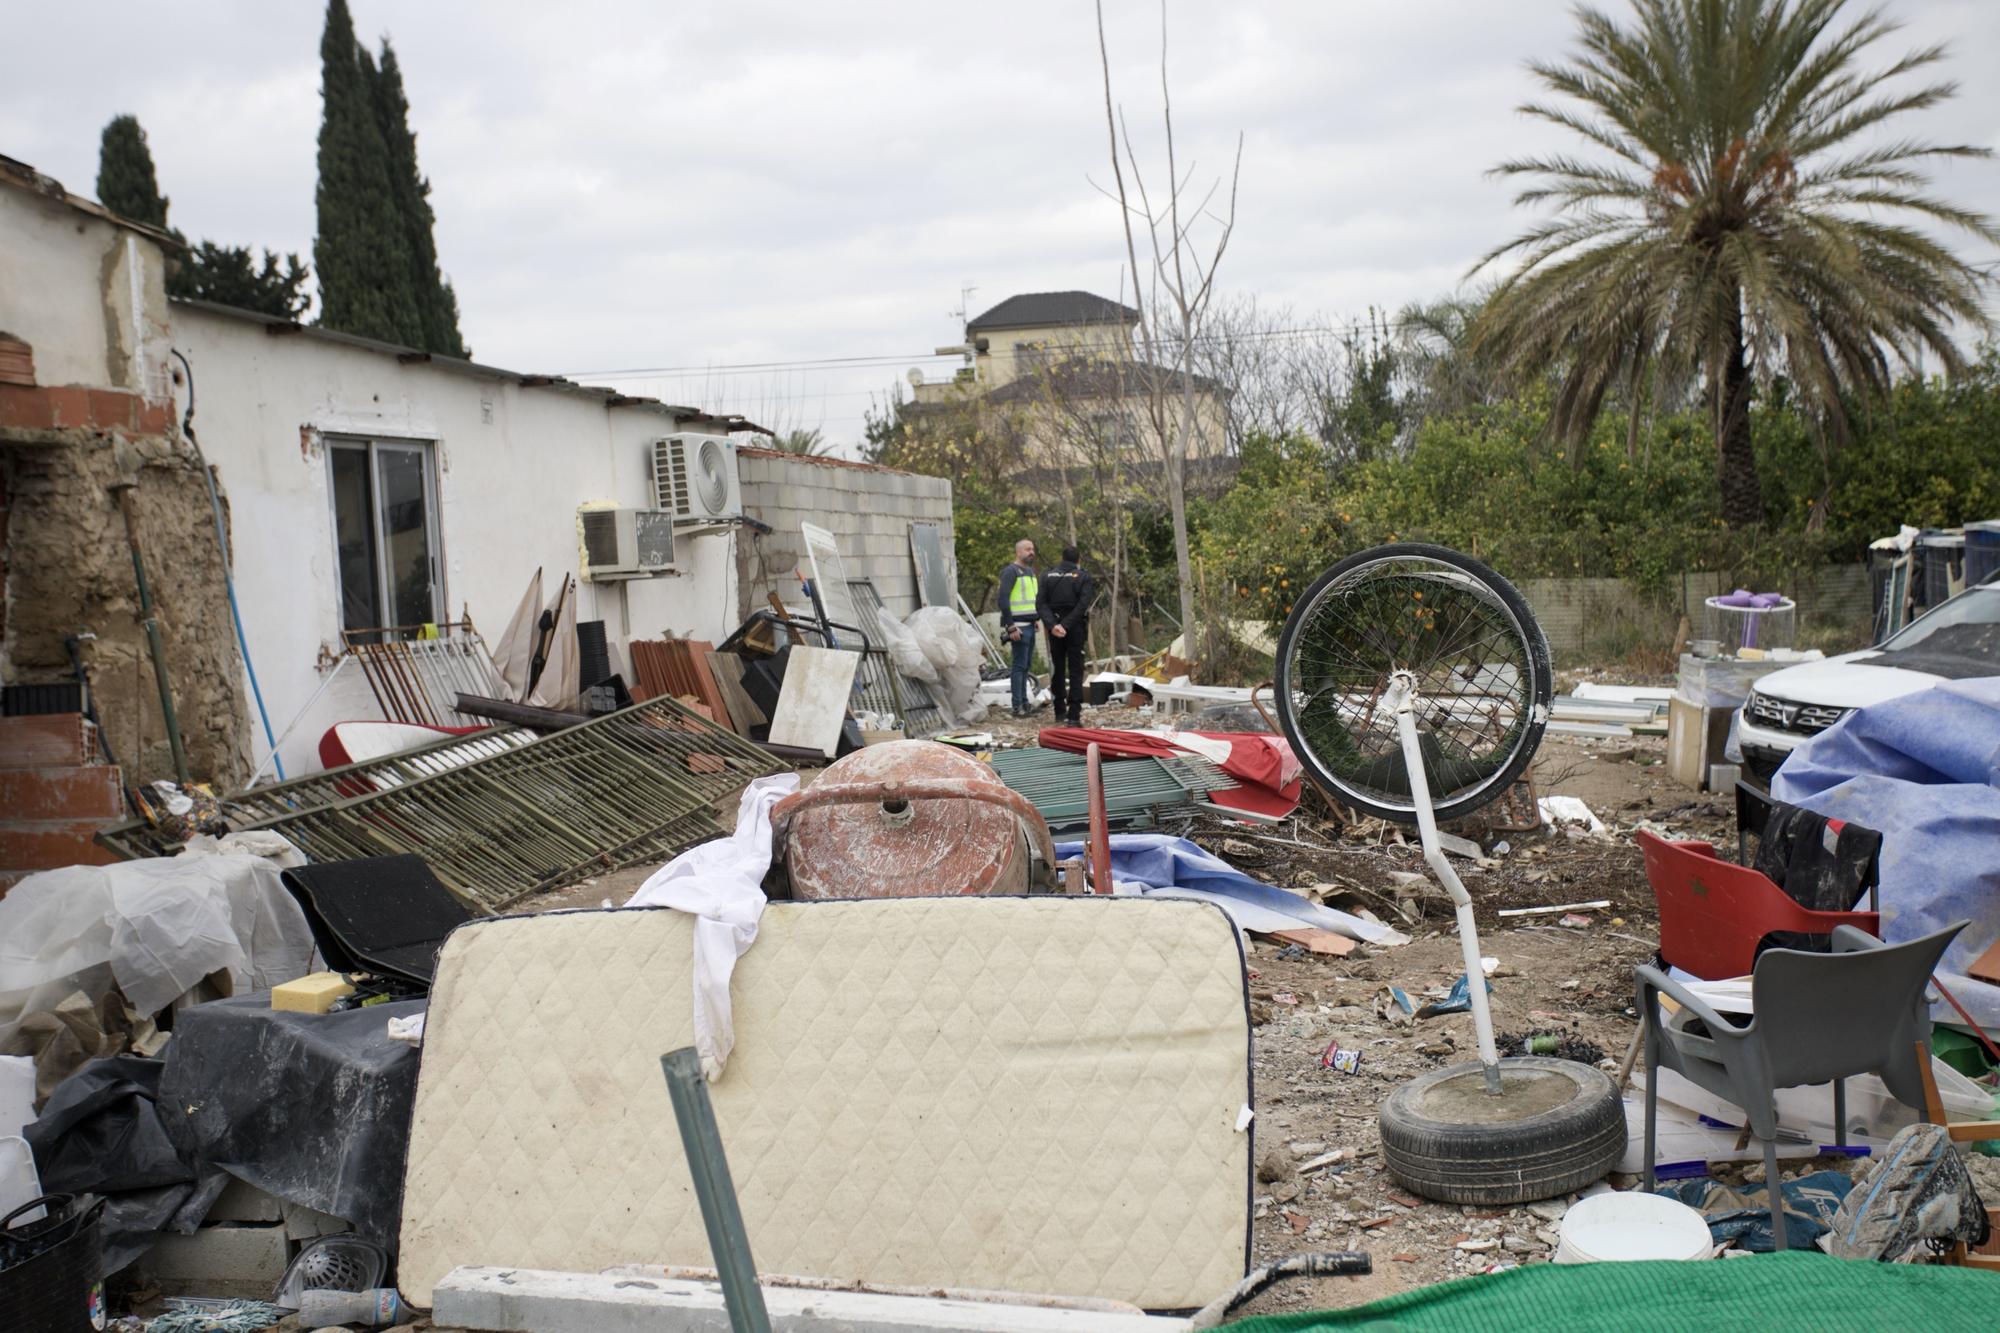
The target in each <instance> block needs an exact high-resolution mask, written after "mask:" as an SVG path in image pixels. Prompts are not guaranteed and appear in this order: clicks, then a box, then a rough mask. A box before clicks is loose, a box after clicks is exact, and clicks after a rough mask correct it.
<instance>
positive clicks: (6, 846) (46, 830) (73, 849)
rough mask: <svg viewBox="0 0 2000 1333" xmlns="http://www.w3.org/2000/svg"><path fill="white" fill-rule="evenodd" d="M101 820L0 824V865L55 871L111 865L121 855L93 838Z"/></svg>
mask: <svg viewBox="0 0 2000 1333" xmlns="http://www.w3.org/2000/svg"><path fill="white" fill-rule="evenodd" d="M103 827H104V821H102V820H87V821H71V822H59V821H49V822H35V821H29V820H21V821H18V822H11V821H10V822H8V823H5V824H0V866H4V867H5V868H7V869H8V870H55V869H58V868H59V867H62V866H108V865H110V864H112V863H113V862H115V861H117V860H118V859H119V858H118V856H117V855H116V854H114V853H112V852H108V851H106V850H105V849H104V848H102V847H99V846H98V845H97V844H96V843H94V842H92V841H91V836H92V835H93V834H95V833H96V832H97V831H98V830H99V829H101V828H103Z"/></svg>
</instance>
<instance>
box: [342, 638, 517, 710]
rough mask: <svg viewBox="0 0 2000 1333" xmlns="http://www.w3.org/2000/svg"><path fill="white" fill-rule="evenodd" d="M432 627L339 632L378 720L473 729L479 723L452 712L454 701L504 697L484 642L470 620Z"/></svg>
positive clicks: (497, 673)
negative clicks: (379, 709) (374, 705)
mask: <svg viewBox="0 0 2000 1333" xmlns="http://www.w3.org/2000/svg"><path fill="white" fill-rule="evenodd" d="M432 628H433V627H429V626H415V625H403V626H393V627H390V628H386V629H358V630H343V631H341V639H342V641H343V642H345V643H346V645H347V651H348V653H349V654H350V655H351V656H352V657H353V658H354V659H355V661H357V662H359V663H360V664H361V671H362V674H363V675H365V676H366V677H367V678H368V688H369V689H370V690H372V691H374V694H375V702H376V703H378V704H380V705H381V706H382V716H383V717H384V718H386V719H388V720H389V721H391V722H414V723H417V724H419V725H421V726H428V727H476V726H478V725H480V723H481V722H482V721H483V720H484V719H481V718H476V717H472V716H469V715H468V714H465V713H461V712H459V711H458V696H459V695H461V694H474V695H478V696H480V697H481V698H485V699H497V698H501V697H504V696H505V695H506V694H507V690H506V688H505V686H504V685H503V684H502V683H501V680H500V673H499V671H497V670H496V669H495V668H494V666H493V655H492V653H490V652H488V651H487V648H486V640H484V639H482V638H480V637H479V631H478V630H476V629H474V628H473V627H472V621H471V620H470V619H466V620H459V621H451V622H448V623H445V624H440V625H437V626H435V627H434V628H435V633H434V634H431V633H429V631H430V630H431V629H432Z"/></svg>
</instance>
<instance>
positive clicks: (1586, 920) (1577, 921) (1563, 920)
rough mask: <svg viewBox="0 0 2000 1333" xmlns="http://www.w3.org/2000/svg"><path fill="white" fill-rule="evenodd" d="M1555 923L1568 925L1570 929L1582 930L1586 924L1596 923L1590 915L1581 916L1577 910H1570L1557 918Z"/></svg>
mask: <svg viewBox="0 0 2000 1333" xmlns="http://www.w3.org/2000/svg"><path fill="white" fill-rule="evenodd" d="M1556 924H1557V925H1558V926H1568V927H1569V928H1570V929H1571V930H1582V929H1584V928H1585V927H1586V926H1592V925H1595V924H1597V923H1596V920H1595V919H1594V918H1592V917H1587V916H1583V915H1581V914H1580V913H1577V912H1570V913H1568V914H1566V915H1564V916H1562V917H1560V918H1558V919H1557V921H1556Z"/></svg>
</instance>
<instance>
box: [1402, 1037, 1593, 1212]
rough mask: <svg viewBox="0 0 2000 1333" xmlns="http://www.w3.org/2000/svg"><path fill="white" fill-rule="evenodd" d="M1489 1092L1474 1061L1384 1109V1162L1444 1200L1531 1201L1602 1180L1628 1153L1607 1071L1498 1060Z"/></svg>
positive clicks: (1427, 1077)
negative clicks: (1497, 1080) (1495, 1085)
mask: <svg viewBox="0 0 2000 1333" xmlns="http://www.w3.org/2000/svg"><path fill="white" fill-rule="evenodd" d="M1500 1071H1501V1085H1502V1092H1501V1095H1500V1096H1498V1097H1494V1096H1490V1095H1488V1094H1487V1092H1486V1090H1485V1088H1486V1083H1485V1073H1484V1070H1483V1069H1482V1067H1481V1066H1480V1065H1479V1064H1478V1063H1477V1062H1476V1061H1475V1062H1473V1063H1471V1064H1461V1065H1452V1066H1450V1067H1448V1068H1445V1069H1434V1070H1432V1071H1431V1072H1430V1073H1428V1074H1424V1075H1422V1076H1421V1077H1418V1078H1415V1079H1412V1080H1411V1081H1410V1082H1408V1083H1405V1084H1404V1085H1403V1086H1402V1087H1400V1088H1398V1089H1396V1091H1395V1092H1393V1093H1391V1094H1390V1095H1389V1097H1388V1099H1387V1100H1386V1101H1384V1102H1383V1103H1382V1112H1381V1120H1380V1128H1381V1131H1382V1160H1383V1162H1384V1163H1385V1164H1386V1165H1387V1166H1388V1168H1389V1171H1390V1173H1391V1174H1392V1175H1394V1176H1395V1177H1396V1179H1397V1180H1398V1181H1399V1182H1401V1183H1402V1185H1403V1187H1404V1188H1405V1189H1408V1190H1410V1191H1411V1192H1412V1193H1415V1194H1420V1195H1422V1196H1423V1197H1424V1198H1427V1199H1436V1200H1439V1201H1440V1202H1443V1203H1489V1204H1495V1203H1528V1202H1531V1201H1533V1200H1536V1199H1550V1198H1554V1197H1555V1196H1556V1195H1558V1194H1567V1193H1569V1192H1570V1191H1572V1190H1577V1189H1581V1188H1583V1187H1584V1186H1586V1185H1589V1184H1591V1183H1592V1182H1593V1181H1597V1180H1601V1179H1603V1178H1604V1176H1605V1175H1606V1173H1608V1172H1609V1171H1610V1170H1611V1168H1612V1167H1613V1166H1614V1165H1616V1164H1617V1161H1618V1157H1619V1154H1620V1153H1622V1152H1623V1151H1624V1149H1625V1110H1624V1107H1623V1106H1622V1105H1621V1104H1620V1102H1619V1098H1618V1090H1617V1089H1616V1088H1615V1087H1613V1086H1612V1083H1611V1080H1610V1079H1609V1078H1606V1077H1605V1076H1604V1074H1603V1072H1602V1071H1600V1070H1597V1069H1593V1068H1591V1067H1590V1066H1589V1065H1580V1064H1577V1063H1575V1062H1574V1061H1571V1060H1557V1059H1552V1058H1550V1057H1546V1056H1534V1055H1529V1056H1520V1057H1517V1058H1512V1059H1506V1060H1502V1061H1501V1062H1500Z"/></svg>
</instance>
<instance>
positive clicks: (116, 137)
mask: <svg viewBox="0 0 2000 1333" xmlns="http://www.w3.org/2000/svg"><path fill="white" fill-rule="evenodd" d="M97 202H98V203H100V204H103V205H104V206H105V207H106V208H108V209H110V210H111V211H112V212H114V213H116V214H117V215H118V216H119V217H121V218H130V219H131V220H132V221H134V222H143V223H146V224H147V225H148V226H152V227H158V228H160V229H161V230H165V229H166V225H167V200H166V199H165V198H164V197H163V196H162V195H161V194H160V182H159V179H158V178H157V177H156V176H155V175H154V174H153V152H152V149H150V148H148V147H147V146H146V131H145V130H144V129H142V128H141V127H140V125H139V118H138V117H137V116H113V117H112V118H111V123H110V124H108V125H106V126H105V127H104V137H103V138H102V139H101V140H99V142H98V146H97Z"/></svg>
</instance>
